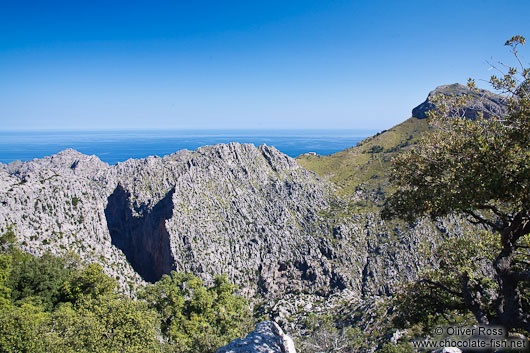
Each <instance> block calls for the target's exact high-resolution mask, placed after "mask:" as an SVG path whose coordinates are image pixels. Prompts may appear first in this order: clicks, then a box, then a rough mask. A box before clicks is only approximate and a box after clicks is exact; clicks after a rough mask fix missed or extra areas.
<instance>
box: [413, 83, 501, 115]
mask: <svg viewBox="0 0 530 353" xmlns="http://www.w3.org/2000/svg"><path fill="white" fill-rule="evenodd" d="M437 95H444V96H451V95H454V96H455V97H459V96H463V95H468V96H469V97H470V98H471V99H470V100H469V101H468V102H467V103H466V105H465V106H464V112H463V114H464V116H465V117H466V118H468V119H475V118H476V117H477V115H478V113H479V112H482V113H484V115H485V116H486V117H487V116H490V115H492V114H495V115H502V114H504V113H506V104H505V102H504V98H503V97H502V96H501V95H498V94H494V93H492V92H490V91H487V90H483V89H479V90H478V92H473V91H472V90H470V89H469V88H468V87H467V86H464V85H461V84H459V83H454V84H452V85H443V86H439V87H437V88H436V89H435V90H434V91H431V92H430V93H429V95H428V97H427V99H426V100H425V102H423V103H421V104H420V105H418V106H417V107H415V108H414V109H412V116H413V117H415V118H418V119H425V118H426V117H427V114H426V113H427V112H428V111H429V110H432V109H434V108H436V106H435V105H434V104H433V102H432V98H433V97H435V96H437Z"/></svg>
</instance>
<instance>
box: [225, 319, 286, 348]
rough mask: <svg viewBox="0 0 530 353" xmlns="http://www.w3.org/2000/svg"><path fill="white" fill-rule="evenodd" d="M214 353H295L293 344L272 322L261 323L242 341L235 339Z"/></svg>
mask: <svg viewBox="0 0 530 353" xmlns="http://www.w3.org/2000/svg"><path fill="white" fill-rule="evenodd" d="M216 353H296V350H295V347H294V342H293V340H292V339H291V337H289V336H288V335H286V334H284V333H283V331H282V329H281V328H280V326H278V324H277V323H275V322H273V321H263V322H260V323H259V324H257V325H256V329H255V330H254V331H252V332H251V333H249V334H248V335H247V336H246V337H245V338H244V339H240V338H237V339H235V340H233V341H232V342H230V343H229V344H228V345H226V346H224V347H222V348H219V349H218V350H217V351H216Z"/></svg>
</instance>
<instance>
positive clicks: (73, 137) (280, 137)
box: [0, 129, 377, 164]
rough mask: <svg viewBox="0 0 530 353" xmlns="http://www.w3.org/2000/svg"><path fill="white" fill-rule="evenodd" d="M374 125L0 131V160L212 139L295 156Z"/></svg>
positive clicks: (320, 150)
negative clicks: (270, 148) (69, 150)
mask: <svg viewBox="0 0 530 353" xmlns="http://www.w3.org/2000/svg"><path fill="white" fill-rule="evenodd" d="M376 132H377V130H347V129H344V130H142V131H16V132H13V131H10V132H7V131H3V132H2V131H0V162H2V163H10V162H13V161H16V160H21V161H28V160H32V159H34V158H42V157H45V156H49V155H52V154H55V153H57V152H59V151H62V150H64V149H66V148H73V149H75V150H77V151H79V152H81V153H84V154H88V155H93V154H94V155H96V156H98V157H99V158H100V159H101V160H102V161H104V162H107V163H109V164H116V163H118V162H123V161H126V160H127V159H129V158H145V157H148V156H160V157H162V156H165V155H168V154H171V153H174V152H176V151H178V150H181V149H188V150H195V149H196V148H198V147H200V146H205V145H214V144H218V143H229V142H239V143H252V144H254V145H256V146H259V145H262V144H266V145H268V146H274V147H276V148H277V149H278V150H280V151H281V152H283V153H285V154H287V155H289V156H291V157H296V156H299V155H301V154H303V153H308V152H315V153H317V154H319V155H329V154H333V153H335V152H339V151H342V150H344V149H347V148H350V147H353V146H355V145H356V144H357V143H358V142H359V141H361V140H362V139H364V138H366V137H369V136H372V135H374V134H375V133H376Z"/></svg>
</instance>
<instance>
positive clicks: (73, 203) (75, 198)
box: [72, 196, 81, 207]
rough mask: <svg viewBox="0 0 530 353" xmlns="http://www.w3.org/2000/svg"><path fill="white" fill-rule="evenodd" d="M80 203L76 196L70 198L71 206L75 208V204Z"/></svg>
mask: <svg viewBox="0 0 530 353" xmlns="http://www.w3.org/2000/svg"><path fill="white" fill-rule="evenodd" d="M80 201H81V199H80V198H79V197H77V196H74V197H72V206H74V207H76V206H77V204H78V203H79V202H80Z"/></svg>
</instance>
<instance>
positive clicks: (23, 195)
mask: <svg viewBox="0 0 530 353" xmlns="http://www.w3.org/2000/svg"><path fill="white" fill-rule="evenodd" d="M426 129H427V122H426V120H425V119H418V118H415V117H412V118H410V119H408V120H406V121H404V122H403V123H401V124H399V125H396V126H395V127H393V128H391V129H389V130H386V131H383V132H381V133H379V134H377V135H375V136H373V137H370V138H367V139H365V140H363V141H362V142H361V143H359V145H358V146H356V147H353V148H350V149H347V150H345V151H342V152H339V153H336V154H333V155H330V156H310V155H303V156H300V157H298V158H297V159H296V160H295V159H293V158H290V157H288V156H286V155H285V154H283V153H281V152H280V151H278V150H277V149H275V148H274V147H269V146H266V145H262V146H259V147H255V146H253V145H249V144H238V143H230V144H219V145H213V146H204V147H201V148H198V149H197V150H195V151H188V150H182V151H178V152H176V153H174V154H171V155H168V156H164V157H162V158H160V157H148V158H145V159H130V160H128V161H126V162H123V163H118V164H117V165H113V166H110V165H108V164H106V163H104V162H102V161H100V160H99V159H98V158H97V157H96V156H87V155H84V154H81V153H79V152H77V151H74V150H71V149H70V150H64V151H62V152H60V153H58V154H56V155H53V156H49V157H45V158H42V159H35V160H33V161H28V162H24V163H22V162H14V163H10V164H8V165H5V164H0V233H3V232H4V231H5V230H6V229H8V227H10V226H13V230H14V232H15V234H16V236H17V238H18V241H19V244H20V246H21V249H22V250H24V251H26V252H29V253H32V254H35V255H40V254H43V253H45V252H51V253H52V254H65V253H68V252H74V253H76V254H77V255H79V257H80V258H81V259H82V260H83V261H84V262H86V263H92V262H96V263H99V264H101V266H102V267H103V269H104V271H105V272H106V273H107V274H108V275H109V276H111V277H113V278H116V279H117V280H118V282H119V284H120V286H121V290H122V291H123V292H128V293H131V294H133V295H134V293H135V290H136V287H137V286H138V285H139V284H145V283H146V282H156V281H157V280H158V279H160V277H161V276H162V275H163V274H167V273H169V272H170V271H171V270H177V271H179V272H191V273H193V274H195V275H197V276H198V277H200V278H201V279H203V280H205V282H206V283H212V280H213V278H214V276H215V275H216V274H226V275H227V277H228V279H229V280H230V281H231V282H233V283H235V284H237V285H238V286H239V289H238V292H239V293H240V294H243V295H244V296H245V297H247V298H248V299H250V302H251V304H252V305H253V306H254V307H255V308H256V315H268V316H269V317H270V318H272V319H275V320H276V321H277V322H279V323H280V324H281V325H282V326H283V327H284V328H286V329H287V330H288V331H289V330H293V331H297V330H299V329H300V328H301V327H303V326H304V325H303V322H304V320H305V319H306V318H307V316H308V315H309V314H329V313H332V312H336V313H340V315H341V317H342V320H343V322H345V323H353V324H355V325H361V326H362V327H363V329H364V330H367V331H366V332H371V330H377V329H379V327H380V325H379V324H378V323H377V321H378V320H384V318H385V317H386V315H385V310H386V309H384V308H383V309H381V308H378V305H379V304H380V302H382V301H383V302H384V300H382V299H381V298H386V297H389V296H391V295H392V294H393V293H394V290H395V287H396V285H397V284H399V283H403V282H406V281H408V280H412V279H414V278H416V276H417V274H418V272H419V271H421V270H422V269H424V268H425V267H427V266H431V265H432V264H434V263H435V260H434V259H432V258H427V257H425V256H424V255H423V253H422V252H421V248H422V246H424V245H425V244H428V245H429V246H431V245H434V244H435V242H436V240H435V239H436V238H437V237H438V236H439V235H440V234H443V235H451V234H459V233H461V232H462V228H461V222H459V221H458V220H455V219H453V218H449V219H446V220H444V221H440V222H436V223H433V222H430V221H427V220H422V221H419V222H417V223H416V224H414V225H408V224H405V223H403V222H400V221H383V220H382V219H381V217H380V215H379V212H378V207H379V206H380V205H381V204H382V202H383V201H384V196H385V192H387V191H388V190H389V184H388V174H387V173H388V168H389V164H390V160H391V158H392V157H393V156H394V155H396V154H397V153H399V151H401V150H403V149H405V148H410V146H411V145H413V144H414V143H416V142H417V141H418V139H419V138H421V135H422V133H423V132H424V131H426ZM313 172H315V173H313Z"/></svg>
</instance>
